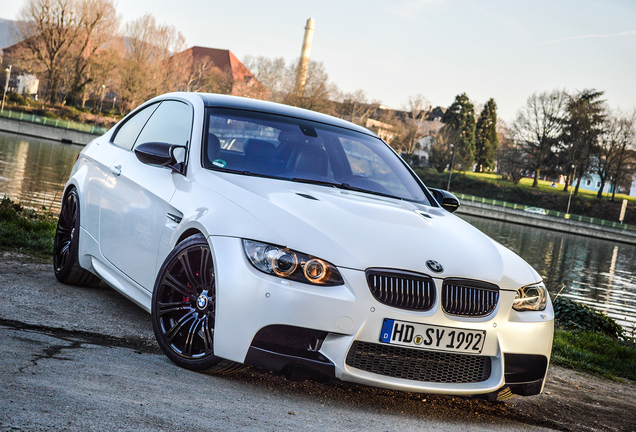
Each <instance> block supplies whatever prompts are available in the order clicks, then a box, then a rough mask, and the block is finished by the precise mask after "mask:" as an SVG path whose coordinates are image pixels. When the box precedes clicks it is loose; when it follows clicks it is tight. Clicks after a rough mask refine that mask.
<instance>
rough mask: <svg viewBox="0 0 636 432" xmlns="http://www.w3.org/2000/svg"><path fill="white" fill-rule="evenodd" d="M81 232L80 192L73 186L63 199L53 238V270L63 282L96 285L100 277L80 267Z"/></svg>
mask: <svg viewBox="0 0 636 432" xmlns="http://www.w3.org/2000/svg"><path fill="white" fill-rule="evenodd" d="M79 234H80V209H79V194H78V192H77V189H75V188H71V189H69V190H68V191H67V192H66V195H65V196H64V200H63V201H62V210H61V211H60V217H59V219H58V221H57V229H56V230H55V239H54V240H53V271H54V272H55V277H56V278H57V280H59V281H60V282H62V283H65V284H69V285H80V286H95V285H97V284H99V282H100V279H99V278H98V277H97V276H95V275H94V274H92V273H91V272H89V271H88V270H85V269H83V268H81V267H80V265H79V260H78V250H79Z"/></svg>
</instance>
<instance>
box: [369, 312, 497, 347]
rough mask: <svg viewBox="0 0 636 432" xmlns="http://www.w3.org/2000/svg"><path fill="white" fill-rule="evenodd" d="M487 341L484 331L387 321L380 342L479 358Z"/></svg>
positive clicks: (383, 326)
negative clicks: (475, 355) (473, 355)
mask: <svg viewBox="0 0 636 432" xmlns="http://www.w3.org/2000/svg"><path fill="white" fill-rule="evenodd" d="M485 341H486V331H485V330H481V331H480V330H466V329H461V328H454V327H442V326H434V325H428V324H418V323H411V322H406V321H398V320H393V319H389V318H385V319H384V323H383V325H382V332H381V333H380V342H384V343H387V344H391V345H401V346H406V347H411V348H422V349H430V350H437V351H452V352H462V353H466V354H480V353H481V350H482V349H483V348H484V342H485Z"/></svg>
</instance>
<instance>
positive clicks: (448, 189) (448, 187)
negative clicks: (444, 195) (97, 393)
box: [446, 144, 455, 192]
mask: <svg viewBox="0 0 636 432" xmlns="http://www.w3.org/2000/svg"><path fill="white" fill-rule="evenodd" d="M451 148H452V149H453V150H452V151H453V156H452V157H451V165H450V173H449V174H448V185H447V186H446V190H447V191H448V192H450V183H451V177H453V165H455V146H454V145H453V144H451Z"/></svg>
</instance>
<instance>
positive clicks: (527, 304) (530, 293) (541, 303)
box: [512, 282, 548, 311]
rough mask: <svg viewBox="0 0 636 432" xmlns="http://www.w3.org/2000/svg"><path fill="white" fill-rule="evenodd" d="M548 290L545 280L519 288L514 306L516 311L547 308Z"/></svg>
mask: <svg viewBox="0 0 636 432" xmlns="http://www.w3.org/2000/svg"><path fill="white" fill-rule="evenodd" d="M547 301H548V292H547V291H546V289H545V285H543V282H539V283H536V284H532V285H526V286H524V287H522V288H519V289H518V290H517V295H516V296H515V300H514V301H513V302H512V308H513V309H514V310H516V311H540V310H543V309H545V305H546V303H547Z"/></svg>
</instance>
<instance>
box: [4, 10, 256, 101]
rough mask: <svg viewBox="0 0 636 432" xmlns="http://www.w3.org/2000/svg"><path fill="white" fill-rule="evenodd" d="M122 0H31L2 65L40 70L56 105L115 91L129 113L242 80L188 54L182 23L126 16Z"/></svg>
mask: <svg viewBox="0 0 636 432" xmlns="http://www.w3.org/2000/svg"><path fill="white" fill-rule="evenodd" d="M115 4H116V3H115V0H25V1H24V2H23V5H22V7H21V9H20V11H19V13H18V16H17V26H16V27H17V28H16V33H17V35H16V36H17V38H18V39H19V40H21V42H20V43H18V44H16V45H15V46H14V47H10V49H8V50H5V56H4V59H3V64H5V65H6V64H13V65H14V67H16V70H17V71H20V72H21V73H31V74H34V75H36V76H38V78H40V82H41V86H40V92H39V93H40V95H41V96H42V99H43V101H44V102H46V103H47V104H49V105H56V104H60V103H61V104H66V105H73V106H78V107H84V106H85V105H86V103H87V101H89V100H91V101H92V103H91V104H90V105H92V106H93V107H95V106H96V105H97V101H98V99H100V98H103V96H104V92H109V94H111V95H113V97H119V104H120V106H121V107H122V109H121V111H122V112H128V111H130V110H131V109H133V108H135V107H136V106H137V105H139V104H140V103H142V102H144V101H146V100H148V99H150V98H152V97H154V96H157V95H159V94H162V93H166V92H170V91H176V90H186V91H188V90H189V91H209V92H216V93H232V92H233V90H235V88H236V87H240V86H239V85H237V84H238V83H234V82H233V79H232V73H231V71H225V70H223V71H222V70H219V69H218V68H213V67H212V66H211V62H210V61H209V58H208V59H203V58H202V59H194V58H192V55H191V53H187V52H186V53H183V51H184V50H185V48H186V45H185V38H184V37H183V35H182V34H181V32H179V31H178V30H177V29H176V28H175V27H172V26H169V25H165V24H160V23H158V22H157V21H156V19H155V18H154V16H152V15H151V14H146V15H144V16H142V17H140V18H138V19H136V20H133V21H129V22H126V23H122V21H121V18H120V16H119V15H118V14H117V10H116V7H115ZM177 53H181V55H177V56H175V54H177ZM206 60H207V62H206ZM234 93H236V91H234ZM245 95H247V94H245ZM247 96H250V95H247Z"/></svg>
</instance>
